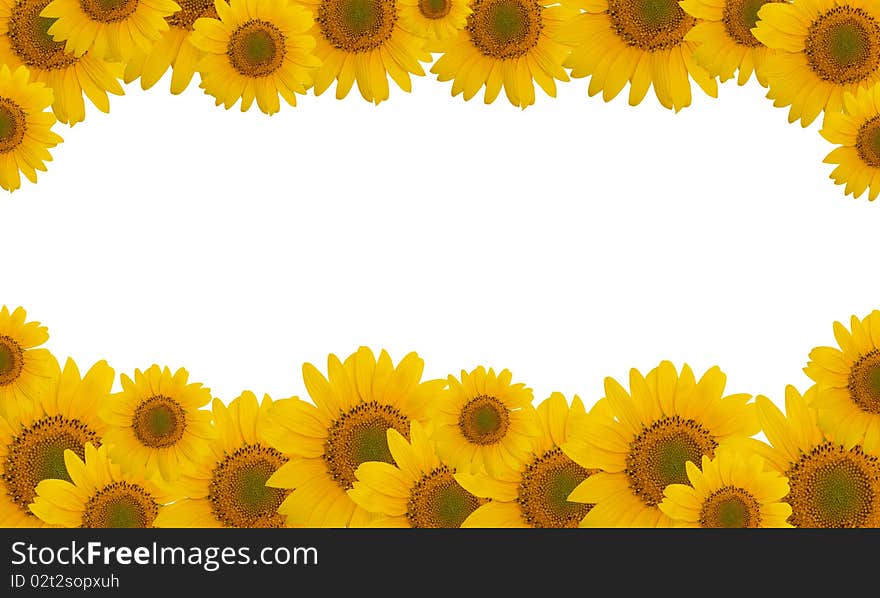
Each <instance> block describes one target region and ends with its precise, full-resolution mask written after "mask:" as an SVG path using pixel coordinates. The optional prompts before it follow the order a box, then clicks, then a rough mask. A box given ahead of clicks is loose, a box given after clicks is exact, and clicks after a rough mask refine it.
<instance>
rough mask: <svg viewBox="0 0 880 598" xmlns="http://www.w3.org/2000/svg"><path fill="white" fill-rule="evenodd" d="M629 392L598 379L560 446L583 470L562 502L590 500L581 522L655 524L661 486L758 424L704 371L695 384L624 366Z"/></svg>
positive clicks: (685, 372) (717, 376)
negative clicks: (598, 395)
mask: <svg viewBox="0 0 880 598" xmlns="http://www.w3.org/2000/svg"><path fill="white" fill-rule="evenodd" d="M629 382H630V393H631V394H630V393H628V392H627V391H626V390H624V388H623V387H622V386H621V385H620V384H619V383H618V382H617V381H616V380H614V379H613V378H606V379H605V398H604V399H602V400H600V401H599V403H598V404H597V405H596V406H595V407H594V408H593V409H592V410H591V411H590V413H589V414H588V415H587V417H586V418H584V419H583V420H581V423H580V424H579V425H578V426H577V430H575V431H573V432H572V433H571V434H570V438H571V440H570V441H569V442H568V443H566V444H565V445H564V446H563V447H562V450H563V451H565V453H566V454H567V455H568V456H569V457H571V458H572V459H573V460H574V461H575V462H576V463H578V464H579V465H581V466H582V467H584V468H586V469H600V470H601V471H600V472H599V473H595V474H593V475H591V476H590V477H588V478H587V479H586V480H584V481H583V482H582V483H581V484H580V486H578V487H577V488H575V490H574V491H573V492H572V493H571V495H570V496H569V500H571V501H575V502H583V503H588V504H594V505H595V506H594V507H593V508H592V509H591V510H590V512H589V513H587V515H586V517H584V519H583V521H582V522H581V525H582V526H583V527H597V526H598V527H660V526H669V525H671V523H672V520H671V519H669V517H668V516H667V515H665V514H664V513H663V512H662V511H661V510H660V509H658V508H657V505H659V504H660V502H661V501H662V500H663V491H664V490H665V489H666V487H667V486H668V485H669V484H686V483H687V482H688V476H687V469H686V466H685V463H687V462H688V461H692V462H695V463H698V462H701V460H702V457H703V455H708V456H709V457H712V456H714V454H715V450H716V449H717V448H718V447H719V446H724V445H725V444H728V443H731V444H732V443H736V442H737V441H739V440H746V439H748V437H749V436H752V435H753V434H756V433H757V432H758V431H759V429H760V426H759V424H758V419H757V415H756V413H755V410H754V403H750V402H749V399H750V398H751V397H750V396H749V395H746V394H735V395H728V396H724V386H725V383H726V376H725V375H724V373H722V371H721V370H720V369H718V368H717V367H713V368H711V369H710V370H709V371H707V372H706V373H705V374H704V375H703V377H702V378H701V379H700V380H699V381H697V380H696V379H695V378H694V374H693V372H692V371H691V368H690V367H688V366H687V365H685V366H684V367H683V368H682V370H681V374H680V375H679V373H678V372H677V371H676V368H675V366H674V365H673V364H672V363H670V362H668V361H664V362H662V363H661V364H660V365H659V366H658V367H656V368H655V369H653V370H651V371H650V372H649V373H648V375H647V376H642V374H640V373H639V372H638V371H637V370H635V369H633V370H631V371H630V380H629Z"/></svg>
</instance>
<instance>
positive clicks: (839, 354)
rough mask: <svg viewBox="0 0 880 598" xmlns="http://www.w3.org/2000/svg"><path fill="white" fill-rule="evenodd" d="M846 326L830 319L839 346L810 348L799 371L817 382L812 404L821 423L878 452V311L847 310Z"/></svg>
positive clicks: (849, 441)
mask: <svg viewBox="0 0 880 598" xmlns="http://www.w3.org/2000/svg"><path fill="white" fill-rule="evenodd" d="M850 328H851V330H847V329H846V328H845V327H844V325H843V324H841V323H840V322H835V323H834V337H835V338H836V339H837V343H838V345H839V346H840V348H836V347H817V348H815V349H813V350H812V351H811V352H810V362H809V363H808V364H807V367H806V368H805V369H804V371H805V372H806V374H807V376H809V377H810V378H812V379H813V380H814V381H815V382H816V384H817V385H818V390H817V396H816V400H815V402H814V406H815V407H816V408H817V409H818V410H819V423H820V424H821V425H822V428H823V429H824V430H825V431H826V432H827V433H828V434H830V435H831V436H832V437H834V439H835V440H837V441H839V442H842V443H843V444H845V445H847V446H849V445H852V444H861V445H864V447H865V450H866V451H867V452H869V453H873V454H877V455H880V311H876V310H875V311H873V312H872V313H871V314H870V315H869V316H868V317H866V318H865V319H863V320H859V318H857V317H855V316H852V319H851V321H850Z"/></svg>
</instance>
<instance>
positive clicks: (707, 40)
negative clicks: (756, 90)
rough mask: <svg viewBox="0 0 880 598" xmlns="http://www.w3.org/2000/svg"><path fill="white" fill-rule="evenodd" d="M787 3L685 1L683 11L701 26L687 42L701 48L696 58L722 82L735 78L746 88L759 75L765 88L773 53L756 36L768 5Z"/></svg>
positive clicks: (759, 80) (688, 34) (758, 77)
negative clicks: (760, 14)
mask: <svg viewBox="0 0 880 598" xmlns="http://www.w3.org/2000/svg"><path fill="white" fill-rule="evenodd" d="M784 1H785V0H683V1H682V2H681V7H682V8H683V9H684V11H685V12H686V13H687V14H689V15H690V16H692V17H694V18H695V19H697V20H698V21H697V24H696V25H695V26H694V28H693V29H691V30H690V31H689V32H688V33H687V35H685V36H684V39H685V40H686V41H689V42H694V43H696V44H697V49H696V51H695V52H694V58H696V59H697V62H698V63H700V64H701V65H703V66H704V67H706V68H707V69H708V70H709V74H710V75H712V76H713V77H718V78H719V79H721V81H727V80H728V79H731V78H733V76H734V73H736V72H737V71H739V76H738V77H737V83H739V84H740V85H745V83H746V81H748V80H749V78H750V77H751V76H752V72H754V73H755V77H756V78H757V79H758V82H759V83H760V84H761V85H763V86H764V87H766V86H767V80H766V78H765V77H764V73H763V70H762V69H763V66H764V61H765V60H766V58H767V54H768V53H769V52H770V51H771V50H769V49H768V48H767V47H766V46H765V45H764V44H762V43H761V42H760V41H758V39H757V38H756V37H755V36H754V35H753V34H752V29H754V28H755V24H756V23H757V22H758V11H759V10H760V9H761V7H762V6H764V5H765V4H769V3H772V2H784Z"/></svg>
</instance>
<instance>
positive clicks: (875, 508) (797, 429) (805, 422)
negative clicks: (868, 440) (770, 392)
mask: <svg viewBox="0 0 880 598" xmlns="http://www.w3.org/2000/svg"><path fill="white" fill-rule="evenodd" d="M815 392H816V388H815V387H813V388H811V389H810V390H808V391H807V393H806V395H805V396H803V397H802V396H801V395H800V393H798V391H797V390H796V389H795V388H794V387H793V386H789V387H787V388H786V389H785V411H786V415H783V414H782V412H781V411H780V410H779V408H778V407H776V405H774V404H773V403H772V402H771V401H770V400H769V399H767V398H766V397H761V396H759V397H758V398H757V406H758V413H759V416H760V418H761V425H762V426H763V428H764V434H765V435H766V437H767V440H768V441H769V442H770V445H771V446H770V447H767V446H766V445H763V443H760V445H763V448H762V453H763V456H764V457H765V459H767V461H768V462H769V463H770V464H771V466H772V467H774V468H775V469H776V470H777V471H779V472H780V473H782V474H783V475H785V476H786V477H787V478H788V483H789V486H790V487H791V489H790V490H789V493H788V495H787V497H786V499H785V500H786V502H787V503H789V504H790V505H791V509H792V513H791V517H789V520H788V521H789V523H791V524H792V525H794V526H795V527H848V528H854V527H880V461H878V459H877V457H876V456H874V455H870V454H868V453H866V452H865V451H864V449H863V447H862V446H861V445H859V444H854V445H850V444H843V443H842V442H841V441H840V440H839V439H835V438H833V437H831V436H829V435H826V434H824V433H823V431H822V429H821V428H820V427H819V425H817V423H816V412H815V409H813V407H812V406H811V404H812V403H813V402H814V401H815Z"/></svg>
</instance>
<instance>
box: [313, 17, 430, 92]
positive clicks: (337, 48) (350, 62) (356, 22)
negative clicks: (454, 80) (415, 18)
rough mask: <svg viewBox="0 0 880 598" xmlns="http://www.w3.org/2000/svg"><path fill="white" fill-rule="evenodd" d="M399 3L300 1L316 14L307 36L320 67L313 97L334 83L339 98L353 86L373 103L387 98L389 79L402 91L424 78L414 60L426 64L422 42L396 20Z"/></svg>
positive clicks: (426, 57) (427, 58) (420, 66)
mask: <svg viewBox="0 0 880 598" xmlns="http://www.w3.org/2000/svg"><path fill="white" fill-rule="evenodd" d="M397 1H398V0H302V3H303V5H305V6H306V7H307V8H308V9H309V10H311V11H312V14H313V15H315V26H314V28H313V29H312V35H313V36H314V37H315V40H316V42H317V45H316V46H315V53H316V54H317V55H318V58H320V59H321V63H322V64H321V67H320V68H319V69H318V71H317V73H316V74H315V95H321V94H322V93H324V92H325V91H327V88H328V87H330V84H331V83H333V81H334V80H336V97H337V98H338V99H342V98H344V97H345V96H347V95H348V92H349V91H351V86H352V85H353V84H354V82H355V81H357V86H358V90H359V91H360V92H361V96H363V98H364V99H365V100H367V101H368V102H374V103H376V104H378V103H379V102H381V101H383V100H387V99H388V76H389V75H390V76H391V78H392V79H393V80H394V82H395V83H397V85H398V86H399V87H400V88H401V89H403V90H404V91H410V90H411V87H412V86H411V82H410V78H409V75H410V73H412V74H414V75H420V76H421V75H424V74H425V71H424V70H423V69H422V65H420V64H419V61H420V60H421V61H426V62H427V61H430V60H431V54H430V52H428V51H427V50H425V47H424V45H425V40H423V39H420V38H418V37H416V36H415V35H413V34H412V33H410V32H408V31H407V30H406V29H404V28H403V27H402V26H401V23H400V21H399V9H398V5H397Z"/></svg>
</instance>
